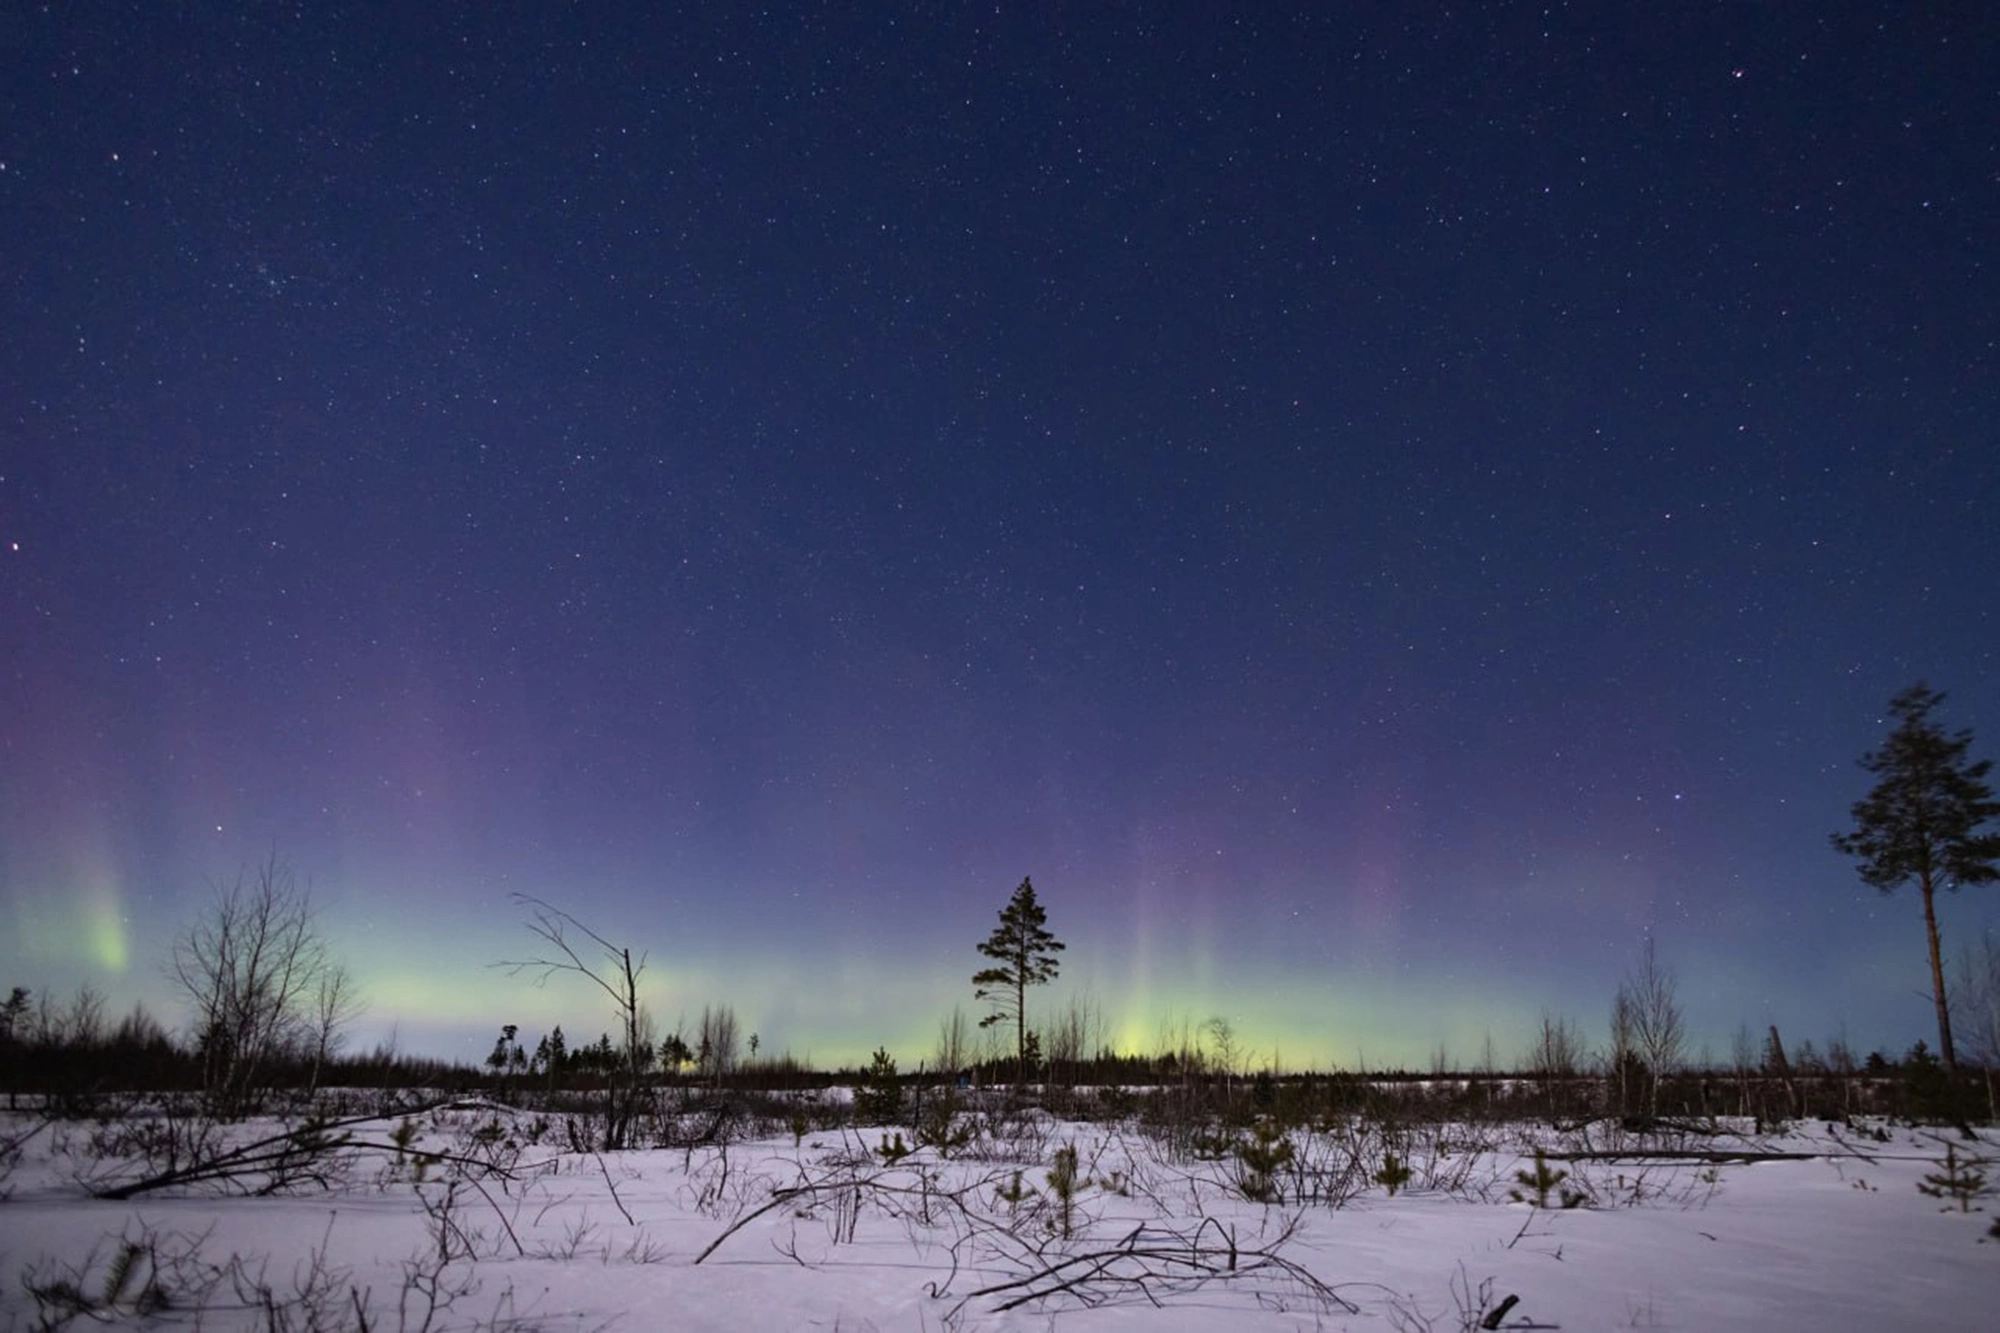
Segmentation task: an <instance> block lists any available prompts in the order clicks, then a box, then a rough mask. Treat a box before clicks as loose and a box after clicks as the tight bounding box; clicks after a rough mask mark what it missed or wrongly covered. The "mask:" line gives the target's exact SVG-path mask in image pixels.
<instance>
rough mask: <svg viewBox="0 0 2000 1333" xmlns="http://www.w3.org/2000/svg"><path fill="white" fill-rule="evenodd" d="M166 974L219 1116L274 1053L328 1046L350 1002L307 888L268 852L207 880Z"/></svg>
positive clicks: (260, 1088) (231, 1108)
mask: <svg viewBox="0 0 2000 1333" xmlns="http://www.w3.org/2000/svg"><path fill="white" fill-rule="evenodd" d="M170 976H171V978H172V980H173V982H174V984H175V985H176V986H177V987H178V988H179V990H180V991H181V993H182V994H183V995H185V996H186V997H187V1000H188V1003H189V1005H190V1006H191V1007H192V1009H193V1011H194V1015H193V1017H194V1039H195V1043H196V1047H197V1050H198V1051H199V1053H200V1055H201V1060H202V1076H203V1082H204V1088H205V1090H206V1093H207V1097H208V1101H209V1108H210V1110H211V1111H212V1112H214V1113H215V1114H218V1115H223V1116H237V1115H241V1114H243V1113H244V1112H246V1111H248V1110H250V1109H251V1108H252V1107H253V1106H254V1104H255V1102H256V1100H257V1098H258V1096H259V1095H260V1094H261V1093H262V1092H264V1091H265V1090H266V1088H267V1086H268V1080H269V1079H270V1078H271V1077H272V1076H273V1075H274V1074H275V1072H276V1067H277V1066H278V1065H279V1064H280V1063H281V1062H282V1061H284V1060H287V1059H300V1058H311V1057H312V1056H314V1055H315V1053H316V1052H317V1053H319V1054H324V1053H325V1052H326V1051H328V1050H331V1049H332V1048H333V1047H334V1046H335V1044H336V1043H337V1040H338V1036H339V1030H340V1027H341V1026H342V1025H343V1024H344V1023H345V1022H346V1021H347V1020H348V1019H349V1018H351V1017H352V1013H353V1009H354V1001H353V998H352V985H351V983H350V982H348V981H347V980H346V973H345V972H344V971H343V970H342V969H341V968H340V967H339V966H338V965H337V964H336V963H334V962H333V961H332V960H331V958H330V957H329V956H328V953H327V948H326V942H325V940H324V939H323V938H322V937H321V935H320V933H319V929H318V925H317V923H316V921H315V919H314V912H313V903H312V893H311V890H310V889H308V888H306V887H304V886H301V885H300V884H299V883H298V880H297V878H296V877H295V876H294V875H293V873H292V868H291V867H290V866H289V865H287V864H286V863H285V862H283V861H282V860H280V859H279V858H278V856H277V854H276V853H275V852H274V853H272V855H271V857H270V859H269V860H267V861H266V862H264V864H263V865H261V866H259V867H258V868H257V870H256V871H255V875H254V878H247V877H246V875H245V874H243V873H239V874H238V875H237V878H236V881H235V883H234V884H232V885H230V886H228V887H227V888H224V887H222V886H221V885H219V884H218V885H217V886H216V894H215V901H214V903H213V905H212V906H211V907H210V909H209V911H208V914H207V915H206V916H204V917H202V918H201V919H200V920H198V921H197V922H196V923H195V924H194V925H193V926H191V927H189V929H188V930H187V932H186V933H185V934H183V935H182V936H181V937H180V939H179V940H177V941H176V942H175V944H174V950H173V959H172V963H171V966H170ZM329 998H330V999H331V1000H332V1001H333V1003H331V1005H330V1007H329V1006H322V1004H321V1001H323V1000H328V999H329Z"/></svg>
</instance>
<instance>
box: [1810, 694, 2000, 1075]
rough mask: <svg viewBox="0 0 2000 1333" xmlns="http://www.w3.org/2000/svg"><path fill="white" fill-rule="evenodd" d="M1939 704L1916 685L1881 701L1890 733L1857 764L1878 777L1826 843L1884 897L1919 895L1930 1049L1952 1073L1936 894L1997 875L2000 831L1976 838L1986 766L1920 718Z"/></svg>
mask: <svg viewBox="0 0 2000 1333" xmlns="http://www.w3.org/2000/svg"><path fill="white" fill-rule="evenodd" d="M1943 702H1944V696H1943V695H1942V694H1940V693H1938V692H1937V691H1936V690H1933V689H1931V688H1930V687H1929V686H1928V685H1925V684H1924V683H1923V682H1921V681H1919V682H1918V683H1917V684H1915V685H1912V686H1911V687H1910V688H1909V689H1907V690H1904V691H1903V692H1902V693H1901V694H1899V695H1897V696H1896V697H1895V698H1894V699H1893V700H1891V701H1890V703H1889V712H1890V713H1891V714H1892V715H1894V716H1895V718H1896V720H1897V721H1896V729H1895V730H1894V731H1892V732H1890V733H1889V740H1888V743H1887V744H1885V745H1884V746H1883V747H1882V748H1881V749H1879V750H1875V751H1872V752H1870V753H1869V754H1867V755H1866V756H1864V757H1863V758H1862V760H1861V766H1862V767H1863V768H1865V769H1867V770H1868V771H1869V772H1870V773H1873V774H1874V775H1875V776H1876V777H1877V778H1878V779H1879V781H1877V782H1876V784H1875V786H1874V787H1873V788H1872V789H1871V790H1870V791H1869V793H1868V794H1867V795H1866V796H1864V797H1862V798H1861V799H1860V800H1858V801H1856V802H1855V803H1854V808H1853V815H1854V828H1853V829H1852V830H1851V831H1850V832H1847V833H1836V834H1834V835H1833V845H1834V847H1835V849H1837V850H1838V851H1841V852H1843V853H1845V854H1846V855H1848V856H1851V857H1853V858H1855V859H1856V860H1857V861H1859V862H1860V863H1861V864H1860V873H1861V878H1862V880H1863V881H1864V882H1866V883H1869V884H1872V885H1874V886H1875V887H1876V888H1878V889H1880V890H1881V891H1882V892H1884V893H1893V892H1895V891H1896V890H1897V889H1898V888H1900V887H1902V886H1903V885H1904V884H1908V883H1910V882H1912V881H1914V882H1915V883H1916V886H1917V890H1918V892H1920V893H1921V894H1922V895H1923V899H1924V930H1925V931H1926V932H1927V934H1928V937H1929V941H1930V950H1931V992H1932V994H1933V996H1934V997H1935V998H1936V1000H1937V1020H1938V1047H1939V1053H1940V1054H1942V1055H1943V1057H1944V1065H1945V1068H1946V1069H1956V1068H1957V1067H1958V1061H1957V1058H1956V1056H1955V1055H1954V1054H1953V1052H1952V1046H1951V1007H1950V1005H1949V1004H1948V1003H1947V1002H1946V1000H1945V989H1944V959H1943V953H1942V951H1941V950H1940V948H1939V946H1938V924H1937V905H1936V899H1937V891H1938V890H1939V889H1940V888H1944V889H1954V890H1955V889H1957V888H1958V887H1959V885H1961V884H1987V883H1991V882H1992V881H1993V880H1996V879H2000V868H1996V867H1995V865H1994V862H1995V861H1996V860H2000V835H1995V834H1991V833H1982V832H1981V828H1982V827H1983V826H1984V825H1985V824H1986V823H1987V822H1988V821H1989V820H1992V819H1993V818H1995V817H1996V816H2000V802H1996V801H1995V800H1994V799H1993V789H1992V788H1991V787H1989V786H1987V785H1986V782H1985V778H1986V774H1987V772H1988V771H1989V770H1991V769H1992V767H1993V761H1992V760H1990V759H1982V760H1979V761H1977V762H1970V761H1968V760H1967V759H1966V757H1965V756H1966V751H1967V750H1969V749H1971V748H1972V733H1971V732H1970V731H1959V732H1957V733H1955V734H1953V735H1946V734H1945V732H1944V731H1943V730H1942V729H1941V728H1940V727H1938V725H1937V724H1936V723H1934V722H1932V721H1931V720H1930V713H1931V710H1932V709H1933V708H1936V707H1937V706H1938V705H1939V704H1941V703H1943Z"/></svg>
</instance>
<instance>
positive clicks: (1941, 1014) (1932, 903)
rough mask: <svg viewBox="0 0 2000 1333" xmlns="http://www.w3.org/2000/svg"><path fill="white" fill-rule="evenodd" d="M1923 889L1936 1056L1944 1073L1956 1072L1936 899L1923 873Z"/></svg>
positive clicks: (1929, 879) (1929, 878)
mask: <svg viewBox="0 0 2000 1333" xmlns="http://www.w3.org/2000/svg"><path fill="white" fill-rule="evenodd" d="M1920 887H1921V888H1922V889H1923V891H1924V930H1925V932H1926V934H1928V936H1929V937H1930V945H1931V994H1932V995H1933V996H1935V997H1936V999H1937V1016H1938V1047H1939V1050H1938V1056H1939V1058H1940V1059H1942V1060H1943V1061H1944V1067H1945V1072H1946V1073H1952V1074H1955V1073H1957V1072H1958V1057H1957V1055H1955V1054H1954V1053H1953V1052H1952V1049H1951V1006H1950V1005H1949V1004H1947V1003H1946V1002H1945V994H1944V956H1943V954H1942V953H1941V952H1940V951H1939V949H1938V927H1937V900H1936V895H1935V894H1934V893H1933V891H1932V888H1931V877H1930V876H1929V875H1925V876H1924V877H1923V882H1922V884H1921V886H1920Z"/></svg>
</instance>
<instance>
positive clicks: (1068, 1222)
mask: <svg viewBox="0 0 2000 1333" xmlns="http://www.w3.org/2000/svg"><path fill="white" fill-rule="evenodd" d="M1048 1181H1049V1192H1050V1193H1051V1194H1053V1195H1055V1196H1056V1225H1057V1227H1058V1228H1059V1229H1060V1231H1061V1232H1062V1238H1063V1239H1064V1240H1068V1239H1069V1238H1070V1235H1071V1233H1072V1232H1073V1231H1074V1230H1075V1227H1076V1196H1077V1194H1078V1192H1079V1191H1081V1190H1084V1189H1088V1188H1089V1186H1090V1182H1089V1181H1088V1180H1085V1179H1083V1178H1082V1177H1081V1176H1080V1175H1079V1174H1078V1173H1077V1167H1076V1145H1075V1144H1074V1143H1070V1144H1065V1145H1064V1146H1062V1147H1060V1148H1058V1149H1056V1159H1055V1163H1054V1164H1053V1165H1052V1166H1050V1168H1049V1170H1048Z"/></svg>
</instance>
